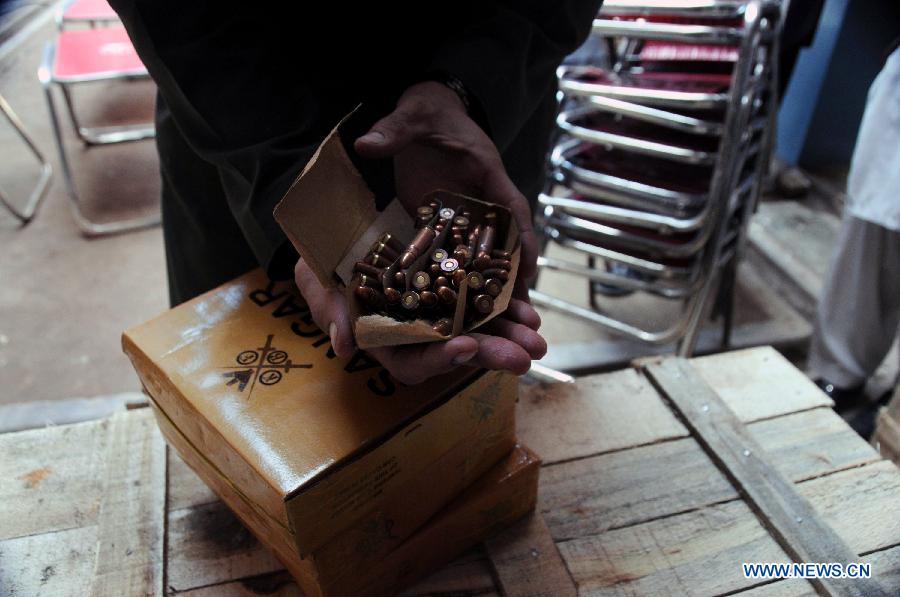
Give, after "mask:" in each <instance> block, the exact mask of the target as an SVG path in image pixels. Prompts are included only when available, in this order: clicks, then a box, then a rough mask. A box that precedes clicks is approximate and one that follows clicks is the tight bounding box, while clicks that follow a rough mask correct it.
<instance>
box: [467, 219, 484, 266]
mask: <svg viewBox="0 0 900 597" xmlns="http://www.w3.org/2000/svg"><path fill="white" fill-rule="evenodd" d="M480 236H481V224H475V227H474V228H472V231H471V232H469V244H468V246H467V249H468V251H469V259H471V258H472V257H474V256H475V255H476V253H475V250H476V249H478V238H479V237H480Z"/></svg>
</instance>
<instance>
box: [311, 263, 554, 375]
mask: <svg viewBox="0 0 900 597" xmlns="http://www.w3.org/2000/svg"><path fill="white" fill-rule="evenodd" d="M294 279H295V280H296V282H297V287H298V289H299V290H300V293H301V294H302V295H303V298H304V299H305V300H306V303H307V304H308V305H309V309H310V313H311V314H312V317H313V320H314V321H315V322H316V325H318V326H319V328H321V329H323V330H328V335H329V336H330V337H331V346H332V348H333V349H334V352H335V354H336V355H337V356H338V357H341V358H350V357H351V356H353V353H354V351H355V350H356V346H355V344H354V341H353V326H352V320H351V318H350V310H349V307H348V305H347V300H346V298H345V297H344V294H343V293H342V292H341V291H340V290H338V289H335V288H325V287H324V286H322V285H321V284H320V283H319V280H318V279H317V278H316V276H315V274H313V272H312V270H311V269H309V266H308V265H306V263H305V262H304V261H303V260H302V259H300V260H299V261H298V262H297V266H296V268H295V269H294ZM540 325H541V318H540V316H539V315H538V314H537V312H536V311H535V310H534V307H532V306H531V305H530V304H528V303H527V302H526V301H522V300H519V299H516V298H514V299H512V300H511V301H510V304H509V307H508V308H507V310H506V312H505V313H504V314H503V315H502V316H500V317H497V318H495V319H493V320H491V321H490V322H488V323H487V324H486V325H484V326H482V327H481V328H478V332H476V333H471V334H467V335H463V336H457V337H456V338H453V339H451V340H448V341H446V342H429V343H425V344H409V345H405V346H387V347H382V348H375V349H370V350H368V352H369V353H370V354H371V355H372V356H374V357H375V358H376V359H378V361H379V362H380V363H381V364H382V365H383V366H384V367H385V368H386V369H387V370H388V371H389V372H390V373H391V375H393V376H394V378H395V379H397V380H398V381H399V382H401V383H405V384H417V383H421V382H423V381H425V380H426V379H428V378H430V377H434V376H435V375H440V374H441V373H445V372H447V371H450V370H452V369H453V368H454V367H458V366H460V365H463V364H466V365H471V366H475V367H484V368H486V369H504V370H507V371H511V372H513V373H515V374H517V375H521V374H523V373H525V372H526V371H528V369H529V367H530V366H531V360H532V359H539V358H541V357H542V356H544V353H546V352H547V344H546V342H544V339H543V338H541V337H540V336H539V335H538V333H537V329H538V328H539V327H540Z"/></svg>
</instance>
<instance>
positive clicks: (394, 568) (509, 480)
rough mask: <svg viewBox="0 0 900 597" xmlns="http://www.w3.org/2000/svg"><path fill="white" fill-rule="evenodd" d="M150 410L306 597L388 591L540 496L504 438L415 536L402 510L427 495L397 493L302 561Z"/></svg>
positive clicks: (532, 469) (522, 454) (535, 464)
mask: <svg viewBox="0 0 900 597" xmlns="http://www.w3.org/2000/svg"><path fill="white" fill-rule="evenodd" d="M151 406H152V407H153V411H154V414H155V415H156V418H157V421H158V423H159V427H160V429H161V430H162V433H163V436H165V438H166V441H167V442H168V443H169V445H171V446H172V447H173V448H174V449H175V450H176V451H177V452H178V454H179V455H180V456H181V458H182V459H183V460H184V461H185V462H186V463H187V464H188V466H190V467H191V469H193V470H194V472H196V473H197V475H198V476H199V477H200V478H201V479H202V480H203V481H204V482H205V483H206V484H207V485H208V486H209V487H210V488H212V489H213V491H215V493H216V494H217V495H218V496H219V497H220V498H221V499H222V501H223V502H225V504H226V505H227V506H228V507H229V508H230V509H231V510H232V511H233V512H234V513H235V515H236V516H237V517H238V518H239V519H240V520H241V522H243V523H244V525H245V526H246V527H247V528H248V529H250V531H251V532H252V533H253V534H254V535H255V536H256V537H257V539H259V540H260V542H261V543H263V544H264V545H266V546H268V547H269V548H270V549H271V550H272V552H273V553H274V554H275V555H276V557H278V559H279V560H281V562H282V563H283V564H284V565H285V567H286V568H287V569H288V570H289V571H290V573H291V575H292V576H293V577H294V579H295V580H296V581H297V584H298V585H299V586H300V588H301V589H302V590H303V593H304V595H306V596H307V597H331V596H341V597H343V596H346V595H390V594H393V593H394V592H395V591H397V590H399V589H401V588H402V587H404V586H408V585H409V584H411V583H413V582H415V581H416V580H417V579H418V578H420V577H422V576H424V575H426V574H428V573H429V572H431V571H433V570H435V569H436V568H438V567H439V566H441V565H442V564H444V563H447V562H449V561H450V560H452V559H453V558H454V557H455V556H456V555H458V554H459V553H461V552H462V551H464V550H466V549H468V548H469V547H471V546H473V545H475V544H476V543H479V542H481V541H483V540H485V539H486V538H488V537H489V536H491V535H493V534H494V533H496V532H497V531H499V530H500V529H502V528H504V527H506V526H508V525H509V524H511V523H512V522H513V521H515V520H516V519H518V518H519V517H521V516H523V515H524V514H526V513H527V512H529V511H531V510H532V509H533V508H534V505H535V502H536V498H537V485H538V474H539V469H540V459H539V458H538V457H537V456H536V455H535V454H534V453H533V452H531V451H530V450H528V449H527V448H524V447H522V446H515V445H514V442H513V444H512V445H507V443H506V442H505V441H501V442H498V443H496V444H494V446H493V448H491V447H489V448H488V449H493V450H496V451H499V452H502V454H501V457H500V459H499V461H498V462H497V464H495V465H494V466H493V467H491V468H490V469H489V470H488V471H487V472H485V473H484V474H483V475H481V476H480V477H479V478H477V479H476V480H475V481H474V483H471V484H470V485H469V487H468V488H467V489H466V490H464V491H463V492H462V493H461V494H460V495H458V496H457V497H456V498H455V499H454V500H453V501H452V502H451V503H450V504H449V505H448V506H447V507H446V508H445V509H444V510H442V511H439V512H438V513H437V514H435V515H434V516H433V517H431V519H430V520H428V519H427V518H426V519H423V520H422V521H420V522H419V523H418V524H417V525H416V527H415V528H414V529H412V531H415V532H413V533H409V532H406V530H405V529H404V528H403V525H404V524H406V523H407V521H408V519H409V515H408V512H407V510H406V508H408V507H413V508H414V507H415V506H416V503H417V502H422V501H424V500H427V499H428V496H420V495H411V494H410V495H407V494H406V492H401V493H400V496H399V497H400V500H388V501H387V505H388V507H387V508H386V509H384V510H379V511H377V512H375V513H373V515H372V516H371V517H370V518H369V519H368V520H366V521H363V522H362V523H360V524H358V525H356V527H355V528H353V529H351V530H350V531H348V532H346V533H343V534H342V535H341V536H339V537H337V538H336V539H335V540H333V541H332V542H331V543H329V544H327V545H326V546H325V548H324V549H322V550H321V551H320V552H319V553H315V554H312V555H310V556H307V557H306V558H301V557H300V555H299V554H298V553H297V551H296V548H295V545H294V544H293V542H292V540H291V538H290V537H289V534H288V533H286V532H285V529H284V528H283V527H281V526H280V525H278V524H277V523H275V522H274V521H273V520H272V519H271V518H270V517H268V516H267V515H265V514H264V513H261V512H259V510H258V509H257V508H255V507H254V506H253V505H252V504H250V503H249V502H248V501H247V500H246V498H245V497H244V495H243V494H242V493H241V491H240V490H239V489H238V488H236V487H235V486H234V484H233V483H231V482H230V481H229V480H228V479H227V478H226V477H224V476H223V475H222V474H221V472H220V471H218V470H217V469H216V467H215V466H214V465H212V464H211V462H210V461H209V459H207V458H206V457H204V456H203V455H202V454H200V452H198V451H197V450H196V449H195V448H194V446H192V445H191V444H190V442H189V441H188V440H187V439H186V438H185V437H184V435H183V434H182V433H181V432H180V431H178V429H177V428H176V427H175V426H174V425H173V424H172V421H171V420H169V419H168V417H167V416H166V415H165V413H164V412H163V411H162V410H161V409H160V408H159V405H158V404H156V403H155V402H153V401H151ZM503 435H505V434H503ZM511 448H512V450H511ZM439 468H441V469H442V470H443V471H444V472H445V473H446V472H449V471H447V470H446V467H439ZM404 496H405V497H406V498H407V499H405V500H404V499H403V497H404ZM422 523H424V524H422Z"/></svg>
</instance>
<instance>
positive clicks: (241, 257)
mask: <svg viewBox="0 0 900 597" xmlns="http://www.w3.org/2000/svg"><path fill="white" fill-rule="evenodd" d="M156 144H157V150H158V152H159V162H160V174H161V176H162V219H163V238H164V241H165V246H166V267H167V269H168V277H169V301H170V303H171V304H172V306H175V305H177V304H179V303H183V302H184V301H186V300H188V299H191V298H193V297H195V296H197V295H199V294H202V293H203V292H206V291H207V290H211V289H213V288H215V287H217V286H219V285H221V284H224V283H225V282H227V281H228V280H231V279H232V278H235V277H237V276H239V275H241V274H242V273H244V272H246V271H248V270H250V269H252V268H253V267H254V266H256V265H258V264H257V263H256V259H255V257H254V255H253V252H252V251H251V250H250V247H249V246H248V245H247V242H246V240H245V239H244V236H243V234H242V233H241V231H240V229H239V228H238V226H237V223H236V222H235V220H234V217H233V216H232V215H231V212H230V211H229V209H228V204H227V202H226V200H225V192H224V190H223V188H222V182H221V179H220V176H219V172H218V170H217V169H216V167H214V166H213V165H212V164H210V163H208V162H206V161H204V160H203V159H201V158H200V157H199V156H198V155H197V154H196V153H195V152H194V151H193V150H192V149H191V147H190V146H189V145H188V144H187V142H185V140H184V138H183V137H182V135H181V133H180V132H179V130H178V128H177V126H176V125H175V122H174V120H173V119H172V116H171V115H170V113H169V110H168V108H167V107H166V105H165V102H164V101H163V99H162V98H161V97H157V107H156Z"/></svg>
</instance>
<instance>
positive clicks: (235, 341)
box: [123, 271, 539, 596]
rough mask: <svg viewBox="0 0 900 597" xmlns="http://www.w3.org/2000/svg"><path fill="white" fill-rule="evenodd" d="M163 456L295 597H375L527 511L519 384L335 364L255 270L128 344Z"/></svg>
mask: <svg viewBox="0 0 900 597" xmlns="http://www.w3.org/2000/svg"><path fill="white" fill-rule="evenodd" d="M123 345H124V349H125V352H126V353H127V354H128V356H129V357H130V358H131V360H132V362H133V364H134V366H135V369H136V370H137V372H138V374H139V375H140V377H141V380H142V381H143V383H144V386H145V387H146V389H147V391H148V393H149V394H150V396H151V398H152V405H153V408H154V411H155V413H156V415H157V420H158V422H159V425H160V428H161V429H162V431H163V433H164V435H165V436H166V439H167V440H168V442H169V443H170V445H171V446H172V447H173V448H175V449H176V450H177V451H178V453H179V454H180V455H181V457H182V458H183V459H184V460H185V461H186V462H187V463H188V464H189V465H190V466H191V467H192V468H193V469H194V470H195V471H196V472H197V474H198V475H200V477H202V478H203V480H204V481H205V482H206V483H207V484H208V485H209V486H210V487H211V488H212V489H213V490H215V492H216V493H217V494H218V495H219V496H220V497H221V498H222V500H223V501H225V502H226V503H227V504H228V505H229V507H230V508H231V509H232V510H234V512H235V513H236V514H237V515H238V516H239V517H240V518H241V520H242V521H243V522H244V523H245V524H246V525H247V526H248V527H249V528H250V529H251V530H252V531H253V532H254V533H255V534H256V536H257V537H258V538H259V539H260V540H261V541H262V542H263V543H265V544H266V545H268V546H269V547H270V548H271V549H272V550H273V552H274V553H275V554H276V555H277V556H278V557H279V558H280V559H281V560H282V562H284V564H285V566H286V567H287V568H288V569H289V570H290V571H291V573H292V574H293V575H294V577H295V578H296V579H297V582H298V583H299V584H300V586H301V587H302V589H303V590H304V592H305V594H306V595H308V596H313V595H358V594H385V593H389V592H391V591H393V590H396V589H397V588H399V587H400V586H403V585H405V584H407V583H409V582H411V581H413V580H415V579H416V578H417V577H419V576H421V575H422V574H424V573H426V572H428V571H429V570H431V569H432V568H434V567H436V566H438V565H440V564H441V563H443V562H446V561H448V560H449V559H451V558H452V557H454V556H455V555H456V554H457V553H459V552H460V551H462V550H463V549H465V548H467V547H469V546H471V545H473V544H474V543H477V542H478V541H480V540H482V539H484V538H485V537H486V536H487V535H489V534H491V533H493V532H495V531H496V530H497V529H498V528H501V527H503V526H505V525H506V524H508V523H510V522H512V521H513V520H515V519H516V518H518V517H520V516H522V515H523V514H525V513H526V512H527V511H529V510H530V509H531V508H533V506H534V501H535V494H536V487H537V473H538V465H539V462H538V459H537V458H536V457H535V456H534V455H533V454H532V453H530V452H529V451H528V450H527V449H526V448H523V447H517V446H516V437H515V420H514V412H515V401H516V395H517V380H516V378H515V377H513V376H511V375H509V374H506V373H502V372H488V371H478V370H474V369H460V370H458V371H455V372H453V373H450V374H447V375H444V376H441V377H438V378H434V379H432V380H429V381H428V382H425V383H423V384H421V385H418V386H412V387H407V386H401V385H399V384H397V383H396V382H395V381H393V380H392V378H391V377H390V375H389V374H388V373H387V371H386V370H384V369H383V368H382V367H381V366H380V365H379V364H378V363H377V362H375V361H374V360H372V359H371V358H369V357H368V356H366V355H365V354H364V353H358V354H357V355H356V356H355V357H353V358H352V359H350V360H341V359H338V358H337V357H336V356H335V355H334V353H333V351H332V350H331V349H330V345H329V340H328V337H327V335H325V334H324V333H323V332H321V331H320V330H318V329H317V328H316V326H315V325H314V324H313V323H312V319H311V317H310V315H309V312H308V310H307V308H306V305H305V304H304V302H303V300H302V298H300V297H299V296H298V295H297V293H296V291H295V290H293V288H292V286H290V285H288V284H286V283H279V284H275V283H272V282H269V281H268V279H267V278H266V276H265V275H264V274H263V273H262V272H261V271H256V272H251V273H249V274H247V275H245V276H243V277H241V278H238V279H236V280H234V281H233V282H231V283H229V284H226V285H224V286H222V287H220V288H218V289H216V290H214V291H211V292H209V293H207V294H205V295H203V296H200V297H198V298H196V299H194V300H193V301H190V302H188V303H185V304H183V305H180V306H179V307H176V308H175V309H172V310H171V311H169V312H167V313H165V314H164V315H162V316H160V317H158V318H157V319H155V320H153V321H150V322H148V323H146V324H143V325H141V326H138V327H136V328H133V329H131V330H128V331H127V332H126V333H125V334H124V336H123Z"/></svg>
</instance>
